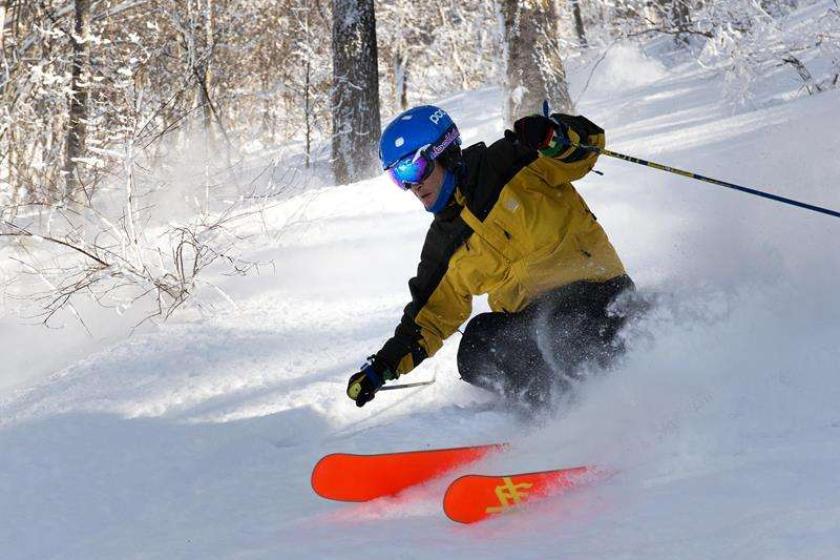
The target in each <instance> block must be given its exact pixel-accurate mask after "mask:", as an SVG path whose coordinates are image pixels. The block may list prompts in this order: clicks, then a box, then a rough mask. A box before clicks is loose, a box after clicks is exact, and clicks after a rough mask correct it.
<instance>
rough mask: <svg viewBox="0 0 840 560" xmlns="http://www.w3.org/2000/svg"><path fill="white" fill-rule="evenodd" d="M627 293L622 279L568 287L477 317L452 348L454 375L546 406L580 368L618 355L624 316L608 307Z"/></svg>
mask: <svg viewBox="0 0 840 560" xmlns="http://www.w3.org/2000/svg"><path fill="white" fill-rule="evenodd" d="M633 289H634V286H633V282H632V280H631V279H630V277H628V276H619V277H617V278H613V279H611V280H609V281H607V282H575V283H573V284H570V285H568V286H563V287H562V288H559V289H557V290H554V291H552V292H549V293H547V294H545V295H543V296H541V297H540V298H538V299H537V300H535V301H533V302H532V303H531V304H530V305H528V307H526V308H525V309H523V310H522V311H519V312H517V313H504V312H492V313H481V314H479V315H476V316H475V317H473V319H472V320H470V322H469V323H467V327H466V329H465V330H464V336H463V338H462V339H461V344H460V346H459V347H458V371H459V373H460V374H461V378H462V379H463V380H464V381H466V382H468V383H471V384H473V385H476V386H478V387H482V388H484V389H488V390H491V391H494V392H496V393H499V394H500V395H502V396H503V397H505V398H506V399H509V400H515V401H520V402H522V403H523V404H526V405H528V406H541V405H547V404H549V403H550V400H551V397H552V395H553V394H556V393H558V392H563V391H565V390H567V389H568V388H569V386H570V385H571V383H572V382H573V381H574V380H576V379H579V378H580V376H581V372H582V371H581V370H582V368H583V366H585V365H586V364H587V363H594V364H597V365H599V366H601V367H606V366H607V365H609V363H610V362H611V360H612V359H613V358H614V357H615V356H616V355H617V354H619V353H620V352H621V351H622V347H621V344H620V343H619V342H618V341H617V340H616V333H617V332H618V331H619V329H620V328H621V327H622V325H623V324H624V323H625V321H626V316H625V315H624V314H622V313H621V312H612V311H608V309H607V308H608V306H609V305H610V303H611V302H613V301H614V300H615V298H616V297H617V296H618V295H619V294H621V293H622V292H624V291H626V290H633Z"/></svg>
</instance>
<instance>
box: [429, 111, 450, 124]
mask: <svg viewBox="0 0 840 560" xmlns="http://www.w3.org/2000/svg"><path fill="white" fill-rule="evenodd" d="M445 116H446V113H444V112H443V109H438V110H437V111H435V112H434V113H432V114H431V115H429V120H430V121H432V122H433V123H435V124H438V123H439V122H440V119H442V118H443V117H445Z"/></svg>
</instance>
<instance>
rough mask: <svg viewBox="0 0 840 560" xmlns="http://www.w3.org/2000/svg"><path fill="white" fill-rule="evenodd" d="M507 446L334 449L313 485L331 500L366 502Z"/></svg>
mask: <svg viewBox="0 0 840 560" xmlns="http://www.w3.org/2000/svg"><path fill="white" fill-rule="evenodd" d="M504 448H505V445H504V444H494V445H476V446H471V447H458V448H454V449H431V450H428V451H406V452H401V453H383V454H381V455H352V454H348V453H334V454H332V455H327V456H326V457H324V458H323V459H321V460H320V461H318V464H317V465H315V468H314V469H312V489H313V490H314V491H315V493H316V494H318V495H319V496H321V497H322V498H327V499H330V500H341V501H345V502H365V501H368V500H373V499H375V498H381V497H382V496H393V495H394V494H397V493H398V492H400V491H401V490H405V489H406V488H408V487H409V486H413V485H415V484H420V483H423V482H426V481H428V480H431V479H433V478H435V477H437V476H440V475H442V474H444V473H445V472H447V471H451V470H452V469H455V468H457V467H460V466H462V465H466V464H468V463H471V462H473V461H477V460H478V459H481V458H482V457H484V456H485V455H487V454H488V453H492V452H494V451H501V450H503V449H504Z"/></svg>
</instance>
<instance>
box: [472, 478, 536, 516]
mask: <svg viewBox="0 0 840 560" xmlns="http://www.w3.org/2000/svg"><path fill="white" fill-rule="evenodd" d="M532 486H533V484H529V483H527V482H520V483H519V484H514V482H513V479H512V478H511V477H509V476H505V477H503V478H502V484H501V485H500V486H496V489H495V490H494V492H495V493H496V497H497V498H498V499H499V504H500V505H498V506H490V507H488V508H487V509H485V510H484V512H485V513H502V512H503V511H505V510H508V509H510V508H512V507H515V506H517V505H519V503H520V502H522V501H523V500H524V499H526V498H527V497H528V492H526V490H529V489H530V488H531V487H532Z"/></svg>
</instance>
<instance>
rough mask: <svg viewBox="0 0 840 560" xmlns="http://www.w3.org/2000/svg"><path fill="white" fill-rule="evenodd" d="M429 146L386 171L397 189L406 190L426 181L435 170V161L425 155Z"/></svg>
mask: <svg viewBox="0 0 840 560" xmlns="http://www.w3.org/2000/svg"><path fill="white" fill-rule="evenodd" d="M430 145H431V144H427V145H425V146H423V147H422V148H420V149H419V150H417V152H416V153H415V154H414V155H411V156H408V157H405V158H403V159H401V160H399V161H397V163H395V164H394V165H392V166H391V167H389V168H388V169H386V171H387V172H388V176H389V177H390V178H391V180H392V181H393V182H394V183H395V184H396V185H397V186H398V187H399V188H401V189H403V190H404V191H405V190H408V189H410V188H411V187H412V186H413V185H417V184H420V183H422V182H423V181H425V180H426V179H428V178H429V175H431V174H432V171H434V170H435V160H433V159H430V158H429V157H428V156H427V155H426V150H427V149H428V148H429V146H430Z"/></svg>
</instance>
